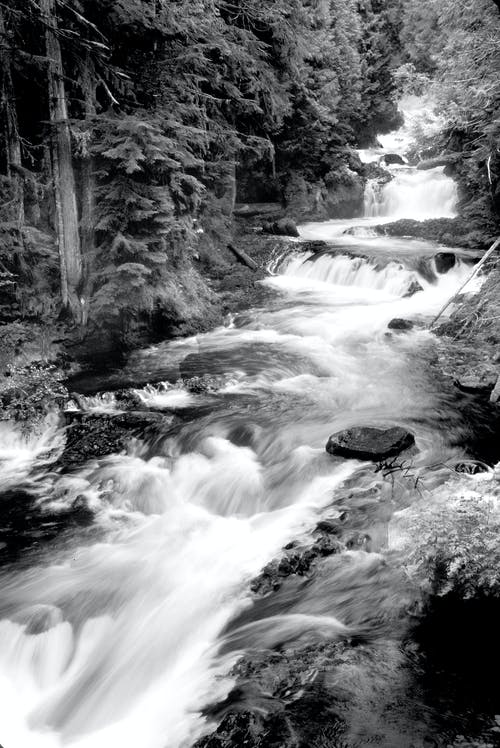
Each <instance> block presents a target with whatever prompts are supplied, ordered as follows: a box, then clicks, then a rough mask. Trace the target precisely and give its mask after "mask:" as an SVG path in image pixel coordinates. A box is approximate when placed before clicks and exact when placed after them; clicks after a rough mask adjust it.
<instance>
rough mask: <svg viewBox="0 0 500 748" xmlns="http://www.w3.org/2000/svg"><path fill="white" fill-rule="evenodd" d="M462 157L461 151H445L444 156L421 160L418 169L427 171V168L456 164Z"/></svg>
mask: <svg viewBox="0 0 500 748" xmlns="http://www.w3.org/2000/svg"><path fill="white" fill-rule="evenodd" d="M460 158H461V156H460V153H445V154H443V155H442V156H436V157H435V158H426V159H424V160H423V161H419V162H418V164H417V169H419V170H420V171H425V170H426V169H435V168H436V166H450V165H451V164H456V163H457V161H459V160H460Z"/></svg>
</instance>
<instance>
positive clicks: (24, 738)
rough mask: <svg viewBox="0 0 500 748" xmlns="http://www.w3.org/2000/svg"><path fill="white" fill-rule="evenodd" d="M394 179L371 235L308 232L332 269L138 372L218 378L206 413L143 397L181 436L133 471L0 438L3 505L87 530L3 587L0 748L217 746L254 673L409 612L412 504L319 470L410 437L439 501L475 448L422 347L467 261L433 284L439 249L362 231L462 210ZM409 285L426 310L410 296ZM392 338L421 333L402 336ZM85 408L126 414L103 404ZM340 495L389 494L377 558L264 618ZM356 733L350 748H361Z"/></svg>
mask: <svg viewBox="0 0 500 748" xmlns="http://www.w3.org/2000/svg"><path fill="white" fill-rule="evenodd" d="M390 145H391V146H392V147H394V143H393V142H392V143H391V144H390ZM380 153H381V151H378V152H377V151H372V152H365V154H364V155H365V158H369V159H374V158H376V157H377V156H379V155H380ZM391 168H392V169H393V172H394V174H395V178H394V180H393V181H391V182H390V183H389V184H388V185H386V186H385V187H384V188H382V189H381V190H376V189H375V188H374V186H373V185H370V186H369V188H368V190H367V199H366V217H365V218H364V219H351V220H343V221H340V220H339V221H328V222H324V223H316V224H314V223H313V224H308V225H304V226H302V227H301V234H302V238H303V239H326V240H328V242H330V243H331V245H332V247H334V248H335V251H329V252H323V253H320V254H319V255H318V254H317V255H312V254H311V253H309V252H304V251H302V250H301V245H300V243H296V244H294V245H293V251H291V252H290V253H288V254H287V256H286V257H283V258H281V259H280V258H278V259H277V260H276V261H275V262H274V264H273V267H272V270H273V273H274V274H273V275H272V276H270V277H269V278H268V279H267V280H266V281H264V283H265V284H267V285H268V286H269V287H270V289H272V291H273V295H272V297H270V298H271V300H270V301H269V302H268V303H267V304H266V305H265V306H263V307H261V308H255V309H251V310H248V311H246V312H245V313H242V314H241V315H239V316H238V317H237V318H235V319H234V320H232V321H231V323H230V324H228V326H226V327H222V328H219V329H216V330H214V331H212V332H209V333H206V334H203V335H199V336H197V337H196V338H189V339H186V340H180V341H175V342H171V343H165V344H161V345H158V346H155V347H154V348H150V349H148V350H146V351H143V352H141V353H138V354H136V356H135V359H134V361H135V363H134V366H135V367H136V369H140V370H141V371H142V372H143V374H144V373H145V372H146V373H149V374H151V380H154V381H157V379H158V377H157V376H154V375H155V374H156V375H157V373H158V372H159V371H168V370H169V369H172V370H175V369H176V367H178V366H179V362H182V361H185V360H186V358H187V357H188V356H189V357H190V358H189V366H190V369H191V371H192V372H193V373H198V374H200V375H201V374H206V373H209V374H214V375H221V376H222V377H223V381H222V382H221V387H220V389H219V390H218V391H217V392H214V393H209V394H206V393H205V394H199V395H195V394H192V393H189V392H187V391H184V390H182V389H178V388H174V387H172V386H171V385H169V383H168V382H167V381H166V382H165V383H164V384H163V385H162V384H156V385H149V386H147V387H143V388H140V389H138V392H137V394H138V396H139V397H140V398H141V399H142V401H143V402H144V404H145V405H147V407H149V408H153V409H157V410H158V411H160V412H165V413H175V414H178V415H180V416H181V419H180V423H179V421H176V425H175V427H168V423H169V421H168V420H166V426H165V429H164V432H163V433H162V434H161V435H160V436H158V434H156V436H155V438H154V439H151V438H148V436H147V435H146V434H145V435H144V438H142V439H135V440H133V442H132V443H131V444H130V447H129V450H128V454H126V455H116V456H113V457H109V458H105V459H102V460H100V461H94V462H93V463H92V464H89V465H87V466H84V467H82V468H80V469H79V470H78V471H77V472H74V473H71V474H67V475H60V474H59V473H58V472H57V471H54V470H53V468H52V466H53V464H54V461H55V460H56V458H57V456H58V454H59V453H60V451H61V449H62V445H63V442H64V433H63V430H62V429H61V428H60V427H59V426H58V424H57V423H53V424H49V425H48V426H47V430H46V431H45V432H44V433H43V435H41V436H38V437H35V436H33V437H31V438H29V439H28V438H26V437H24V436H22V435H21V434H19V433H17V432H14V430H13V427H11V426H9V425H6V424H2V425H1V431H0V456H1V468H0V485H1V488H2V491H3V494H4V497H5V500H6V501H7V500H11V501H14V500H16V501H18V502H19V501H21V502H22V501H26V502H32V503H33V504H34V505H35V506H36V507H37V510H38V511H39V512H40V513H41V515H42V517H43V516H44V515H46V516H47V522H46V524H47V526H50V523H51V522H52V521H54V516H56V517H57V515H58V513H59V514H62V513H65V512H66V513H67V512H68V511H69V512H70V513H71V511H72V508H74V507H75V506H76V504H78V506H79V507H80V508H81V507H82V504H84V509H85V511H86V512H87V513H88V514H90V516H91V521H89V522H84V523H82V524H81V525H80V524H78V523H73V524H71V523H69V524H68V529H67V530H66V531H65V532H64V533H62V534H61V535H60V536H57V538H54V539H53V540H51V542H46V541H44V540H43V537H44V534H43V530H44V527H43V522H42V527H41V529H40V538H41V539H39V542H37V544H36V547H35V548H34V549H32V550H31V551H29V552H28V551H27V552H26V553H24V554H20V557H19V558H18V559H17V560H16V561H15V562H12V563H10V564H8V565H6V566H4V568H3V570H2V572H1V584H2V596H1V600H0V617H1V622H0V704H1V705H2V721H1V727H0V730H1V734H0V741H1V743H2V745H3V746H4V748H110V747H111V746H113V747H114V746H120V748H129V747H130V748H132V747H133V748H136V747H137V746H141V748H187V746H191V745H192V744H193V743H194V742H195V740H196V739H197V737H199V735H201V734H202V733H203V730H204V729H206V724H207V723H206V718H205V717H204V716H203V709H204V707H206V706H207V705H208V704H210V703H214V702H216V701H220V700H222V699H224V697H225V696H226V695H227V693H228V692H229V690H230V688H231V685H232V678H231V677H230V676H228V673H229V672H230V670H231V668H232V666H233V665H234V663H235V662H236V661H237V660H238V658H239V657H240V656H241V653H242V652H244V651H245V650H247V649H248V648H252V649H255V648H257V649H258V648H268V649H274V648H276V647H278V646H279V645H280V643H281V642H283V641H284V640H290V639H293V638H294V637H296V638H300V636H301V635H302V634H303V633H304V632H309V633H310V632H311V631H312V632H316V633H317V635H318V636H321V637H323V638H326V639H332V640H335V639H338V638H341V637H346V636H347V635H349V636H352V635H354V634H355V633H356V632H359V631H360V630H361V629H363V630H364V631H365V633H366V631H368V632H369V631H370V629H371V628H373V629H374V631H375V629H377V630H378V628H379V627H380V619H381V617H382V618H383V617H384V611H387V609H388V608H392V607H393V608H399V607H400V605H401V601H402V600H406V599H407V597H408V595H409V593H408V591H407V590H406V587H405V582H404V581H402V578H401V575H400V574H399V572H397V570H396V571H392V570H391V568H390V566H389V571H388V567H387V565H386V561H385V560H384V559H385V555H386V554H387V553H388V549H389V545H390V532H389V527H390V522H391V517H392V515H393V514H394V512H397V511H398V510H399V509H401V508H404V507H405V506H408V505H409V504H411V502H412V501H413V500H414V499H415V497H417V495H418V487H417V488H415V487H414V490H413V489H412V488H411V487H410V488H409V487H408V486H409V484H408V483H405V484H404V486H403V487H402V488H401V490H397V488H396V490H395V489H394V484H393V483H392V484H391V483H390V481H389V482H388V483H387V485H386V486H385V488H384V486H383V485H382V484H383V481H382V482H381V480H382V479H381V477H380V475H379V474H375V473H374V472H373V467H372V466H368V467H367V466H366V465H365V464H362V463H360V462H357V461H353V460H342V459H338V458H333V457H331V456H330V455H328V454H327V453H326V452H325V442H326V440H327V438H328V436H329V435H330V434H331V433H333V432H335V431H337V430H339V429H342V428H345V427H349V426H352V425H357V424H361V425H367V424H368V425H377V424H387V423H390V424H399V425H402V426H404V427H406V428H408V429H409V430H411V431H412V432H413V433H414V434H415V437H416V444H417V447H418V452H416V454H415V455H414V456H413V457H412V462H411V473H412V475H414V476H419V475H420V476H425V475H427V476H430V477H431V482H433V484H439V482H440V481H441V480H444V477H443V475H444V472H443V471H444V469H443V468H442V467H436V466H442V465H452V464H453V463H454V462H456V461H457V460H459V459H461V458H463V457H464V454H465V445H466V443H467V439H468V438H469V437H470V435H471V429H472V426H471V423H470V419H467V418H465V417H464V416H463V415H462V410H461V408H460V407H459V401H460V400H461V399H463V397H464V396H463V395H462V394H461V393H459V392H458V391H457V390H456V389H455V388H454V387H453V386H452V385H451V383H450V382H448V381H446V380H444V379H443V378H442V377H441V376H440V375H439V374H438V372H437V369H436V368H435V367H434V348H433V346H434V343H433V336H432V335H431V334H430V333H429V332H428V330H427V324H428V322H429V320H430V318H431V316H432V315H433V314H435V313H436V312H437V311H438V309H439V308H440V307H441V306H442V304H443V303H444V302H445V301H446V299H447V298H448V297H450V296H451V295H452V294H453V292H454V291H455V290H456V289H457V288H458V287H459V286H460V284H461V283H462V282H463V280H464V278H465V277H466V275H467V273H468V272H469V271H470V258H468V257H467V253H466V252H462V253H460V252H459V251H458V250H457V257H458V259H457V262H456V264H455V266H454V267H453V268H452V269H450V270H449V271H448V272H447V273H444V274H440V273H439V272H437V269H436V265H435V260H434V255H435V254H436V252H437V251H439V248H437V247H436V246H435V245H432V244H428V243H424V242H419V241H415V240H411V239H405V238H398V239H393V238H386V237H378V236H376V235H375V234H374V233H373V232H372V231H371V226H373V225H374V224H376V223H380V222H381V221H382V220H390V219H391V218H394V217H401V216H405V217H417V218H422V217H427V216H431V217H434V216H439V215H452V214H453V206H454V203H455V202H456V188H455V185H454V183H453V182H452V180H450V179H449V178H447V177H446V176H444V174H443V173H442V170H441V169H437V170H433V171H427V172H417V171H416V170H414V169H412V168H410V167H408V166H406V165H400V166H394V167H391ZM346 231H348V232H349V233H345V232H346ZM415 282H418V283H419V284H420V288H421V290H419V291H418V292H416V293H413V295H409V296H407V295H405V294H406V293H407V292H408V290H409V289H411V287H412V284H414V283H415ZM395 317H399V318H411V319H412V320H414V321H416V322H417V324H416V326H415V327H414V329H413V330H411V331H410V332H408V333H405V334H398V333H391V332H389V331H388V329H387V324H388V322H389V321H390V320H391V319H392V318H395ZM88 406H89V408H94V409H97V410H99V409H101V410H107V411H111V412H112V411H113V410H116V409H118V407H119V406H118V404H117V403H116V402H115V401H114V399H113V396H112V395H111V394H108V395H102V396H99V397H94V398H89V400H88ZM346 482H347V483H346ZM346 485H349V486H350V487H351V488H352V487H354V490H355V491H356V490H363V491H364V490H366V489H370V488H373V487H374V486H375V487H378V489H380V487H381V486H382V489H381V493H380V495H378V498H377V500H376V501H366V500H363V501H362V500H361V499H359V501H358V502H357V503H356V499H354V503H355V505H356V512H355V514H356V517H357V519H356V522H357V524H358V526H359V528H361V530H362V532H363V533H364V534H365V535H366V536H367V537H368V536H369V538H370V544H369V546H366V544H365V545H363V546H362V547H361V546H360V547H353V548H351V549H350V550H348V551H346V552H345V553H344V554H340V556H339V557H337V560H336V561H335V564H337V565H336V566H335V565H334V566H333V567H332V570H331V575H330V576H329V577H328V578H327V579H325V578H323V580H322V581H321V583H320V582H318V583H317V584H316V586H313V588H312V590H313V591H311V588H310V587H309V588H307V589H302V588H301V590H302V591H297V590H295V591H294V593H293V596H290V595H288V596H286V595H284V596H283V598H282V601H281V602H282V609H281V610H280V597H279V595H278V597H277V598H276V601H275V602H274V603H273V605H272V609H271V610H266V609H265V606H264V607H263V608H262V609H261V608H259V606H258V605H257V606H256V607H255V608H254V607H253V603H252V599H253V598H252V592H251V589H250V583H251V581H252V579H254V578H255V577H256V576H257V575H258V574H259V572H260V571H261V569H262V568H263V567H264V566H265V565H266V564H267V563H268V562H270V561H271V560H272V559H273V558H274V557H276V556H277V555H278V554H279V553H280V551H281V549H282V548H283V547H284V546H285V545H286V544H287V543H289V542H290V541H292V540H293V539H294V538H297V537H302V536H303V537H307V535H308V533H310V531H311V528H313V527H314V526H315V524H317V522H318V520H319V519H320V518H321V517H322V516H324V514H325V510H326V508H327V507H329V509H328V516H329V517H332V516H333V517H339V516H341V514H342V511H344V509H343V506H344V504H345V501H346V499H345V486H346ZM9 497H10V499H9ZM30 506H31V504H30ZM351 508H352V507H351ZM16 527H17V530H16V531H17V532H21V530H20V529H19V527H20V525H19V524H18V525H17V526H16ZM14 529H15V528H14ZM45 529H46V528H45ZM13 531H14V530H13ZM389 550H390V549H389ZM410 597H411V595H410ZM395 599H396V602H395V601H394V600H395ZM252 611H253V612H252ZM389 618H390V616H389ZM391 620H392V619H391ZM231 621H236V623H233V624H231V623H230V622H231ZM388 625H389V624H388ZM391 625H394V626H395V625H396V624H391ZM377 627H378V628H377ZM228 632H229V633H228ZM384 636H386V639H387V641H389V640H392V638H393V633H392V634H391V635H388V634H387V631H386V633H385V634H384ZM387 656H389V655H387ZM367 682H368V687H369V679H368V681H367ZM365 686H366V683H365ZM358 717H359V715H358ZM359 719H360V721H361V723H363V718H362V717H359ZM419 719H420V717H417V716H416V717H415V720H416V721H415V725H416V724H417V722H418V720H419ZM365 723H366V724H364V726H363V727H362V734H363V735H365V739H366V742H363V740H361V742H359V743H356V745H358V744H359V745H365V744H368V743H370V740H369V739H368V737H366V736H367V735H369V730H370V729H371V728H370V726H369V720H367V719H365ZM359 729H361V728H359ZM419 729H420V728H417V727H415V735H418V734H419ZM363 731H364V732H363ZM358 732H359V730H358ZM398 741H399V742H398ZM383 744H384V745H395V746H397V745H403V743H402V742H401V739H400V738H391V739H389V738H387V742H386V743H383ZM404 744H405V745H406V744H407V743H404ZM411 744H412V745H413V743H411ZM424 744H425V743H420V742H418V741H417V738H415V745H418V746H420V745H424ZM408 745H410V743H409V742H408ZM235 748H236V747H235Z"/></svg>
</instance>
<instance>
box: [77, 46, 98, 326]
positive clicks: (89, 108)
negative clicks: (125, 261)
mask: <svg viewBox="0 0 500 748" xmlns="http://www.w3.org/2000/svg"><path fill="white" fill-rule="evenodd" d="M81 85H82V91H83V98H84V102H85V118H86V120H87V123H88V127H89V128H91V127H92V118H93V117H94V115H95V88H96V78H95V71H94V67H93V64H92V60H91V59H90V55H89V53H87V55H86V58H85V61H84V63H83V69H82V84H81ZM80 226H81V232H80V234H81V250H82V263H83V273H82V324H83V325H86V324H87V320H88V314H89V299H90V295H91V290H92V289H91V264H92V257H93V253H94V178H93V162H92V156H91V153H90V150H89V147H88V144H87V145H86V146H85V152H84V153H82V163H81V222H80Z"/></svg>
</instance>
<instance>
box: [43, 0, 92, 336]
mask: <svg viewBox="0 0 500 748" xmlns="http://www.w3.org/2000/svg"><path fill="white" fill-rule="evenodd" d="M40 7H41V10H42V20H43V23H44V25H45V41H46V52H47V58H48V90H49V114H50V124H51V156H52V173H53V185H54V196H55V204H56V221H57V241H58V246H59V258H60V265H61V295H62V303H63V307H65V308H66V310H67V311H68V312H69V313H70V314H71V316H72V317H73V319H74V320H75V321H76V322H78V323H80V322H81V321H82V301H81V297H80V293H81V282H82V255H81V248H80V233H79V225H78V209H77V199H76V186H75V174H74V170H73V158H72V152H71V134H70V127H69V120H68V106H67V101H66V89H65V83H64V69H63V62H62V55H61V46H60V43H59V36H58V20H57V13H56V4H55V0H40Z"/></svg>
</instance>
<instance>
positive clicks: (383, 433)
mask: <svg viewBox="0 0 500 748" xmlns="http://www.w3.org/2000/svg"><path fill="white" fill-rule="evenodd" d="M414 443H415V438H414V436H413V434H411V433H410V432H409V431H406V429H403V428H401V427H400V426H391V427H390V428H387V429H377V428H373V427H371V426H355V427H353V428H351V429H345V430H344V431H338V432H337V433H336V434H332V436H330V438H329V439H328V442H327V444H326V451H327V452H328V453H329V454H331V455H336V456H338V457H348V458H351V459H356V460H374V461H378V460H385V459H387V458H388V457H395V456H396V455H398V454H399V453H400V452H403V451H404V450H405V449H408V448H409V447H411V446H412V445H413V444H414Z"/></svg>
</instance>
